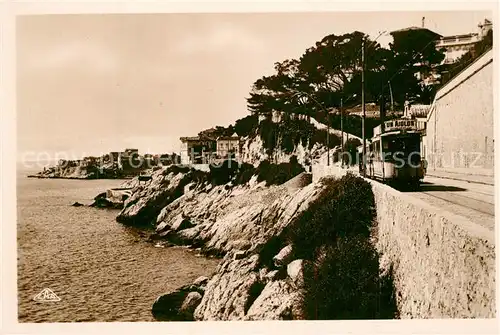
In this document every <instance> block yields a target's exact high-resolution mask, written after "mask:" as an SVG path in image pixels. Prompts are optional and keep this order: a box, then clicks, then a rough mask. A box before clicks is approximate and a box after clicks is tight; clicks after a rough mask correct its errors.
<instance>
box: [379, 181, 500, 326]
mask: <svg viewBox="0 0 500 335" xmlns="http://www.w3.org/2000/svg"><path fill="white" fill-rule="evenodd" d="M370 183H371V184H372V188H373V192H374V195H375V203H376V210H377V221H378V232H377V237H378V242H377V249H378V250H379V251H380V252H381V253H382V254H383V257H382V264H385V267H387V266H389V265H392V266H393V269H394V276H395V286H396V291H397V300H398V309H399V311H400V314H401V317H402V318H491V317H495V314H496V308H495V238H494V232H493V231H490V230H488V229H486V228H484V227H482V226H479V225H477V224H475V223H473V222H471V221H469V220H467V219H465V218H463V217H460V216H457V215H454V214H452V213H449V212H446V211H442V210H440V209H439V208H436V207H433V206H431V205H429V204H427V203H425V202H423V201H421V200H419V199H416V198H413V197H411V195H407V194H404V193H401V192H399V191H396V190H394V189H392V188H390V187H388V186H386V185H383V184H380V183H378V182H373V181H370Z"/></svg>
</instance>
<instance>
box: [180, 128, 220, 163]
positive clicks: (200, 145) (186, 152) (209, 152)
mask: <svg viewBox="0 0 500 335" xmlns="http://www.w3.org/2000/svg"><path fill="white" fill-rule="evenodd" d="M180 140H181V164H208V162H210V159H211V156H213V155H214V154H215V152H216V150H217V141H216V140H215V139H213V138H211V137H208V136H203V135H202V136H192V137H181V138H180Z"/></svg>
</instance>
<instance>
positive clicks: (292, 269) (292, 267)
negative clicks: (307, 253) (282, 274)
mask: <svg viewBox="0 0 500 335" xmlns="http://www.w3.org/2000/svg"><path fill="white" fill-rule="evenodd" d="M303 266H304V261H303V260H302V259H296V260H294V261H293V262H291V263H290V264H288V266H287V271H286V272H287V274H288V277H290V279H291V280H292V281H293V282H294V283H296V284H298V285H300V284H301V283H302V280H303V279H304V277H303V276H304V271H303Z"/></svg>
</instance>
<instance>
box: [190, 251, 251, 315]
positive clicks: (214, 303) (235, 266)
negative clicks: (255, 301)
mask: <svg viewBox="0 0 500 335" xmlns="http://www.w3.org/2000/svg"><path fill="white" fill-rule="evenodd" d="M258 261H259V256H258V255H253V256H251V257H247V258H244V259H239V260H234V261H233V260H232V259H231V258H229V257H227V258H225V259H224V261H223V262H222V263H221V265H219V267H218V270H217V273H216V274H215V276H213V277H212V279H210V281H209V282H208V284H207V287H206V288H205V294H204V295H203V299H202V300H201V303H200V305H199V306H198V307H197V308H196V310H195V312H194V318H195V319H196V320H242V319H243V318H244V316H245V312H246V308H247V307H248V306H247V304H248V302H249V300H250V298H251V295H250V289H251V287H252V286H253V285H254V284H255V283H256V282H258V280H259V278H258V276H259V275H258V273H257V272H256V267H257V265H258Z"/></svg>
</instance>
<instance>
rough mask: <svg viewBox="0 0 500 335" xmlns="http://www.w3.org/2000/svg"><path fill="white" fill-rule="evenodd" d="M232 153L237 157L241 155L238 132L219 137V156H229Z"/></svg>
mask: <svg viewBox="0 0 500 335" xmlns="http://www.w3.org/2000/svg"><path fill="white" fill-rule="evenodd" d="M231 153H233V154H234V155H235V157H238V156H239V155H240V137H239V136H238V135H237V134H236V133H234V134H233V135H231V136H220V137H219V138H217V156H219V157H221V158H227V157H229V154H231Z"/></svg>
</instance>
